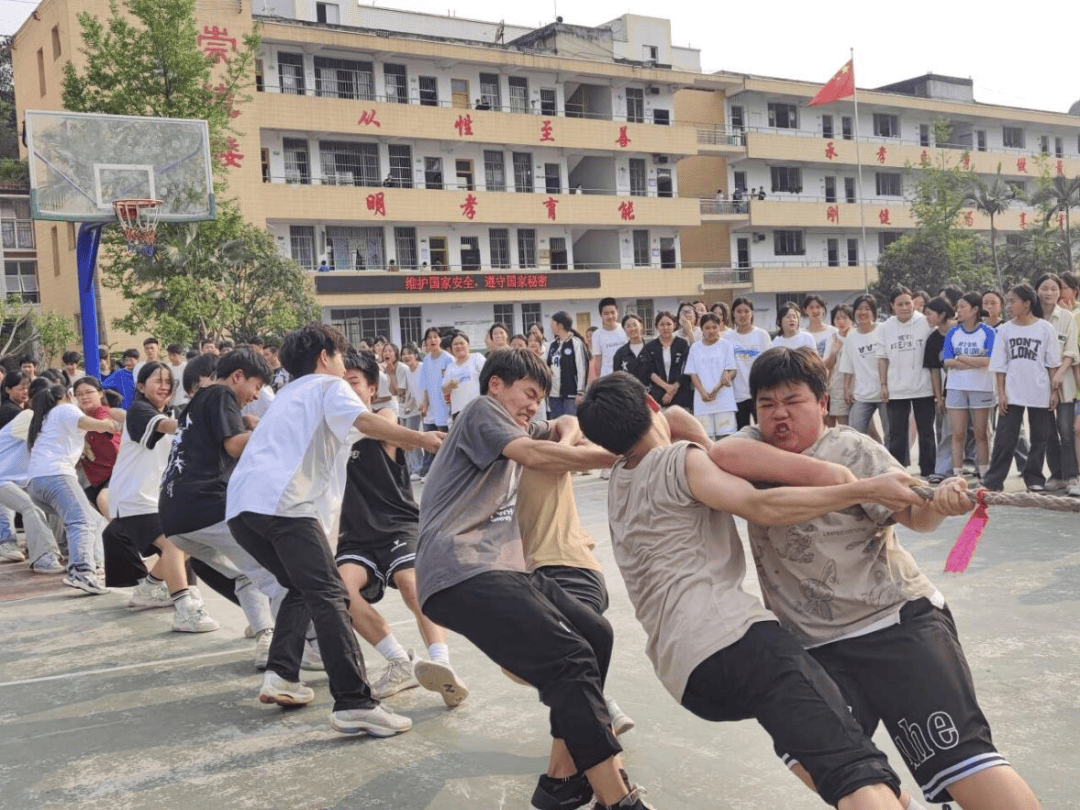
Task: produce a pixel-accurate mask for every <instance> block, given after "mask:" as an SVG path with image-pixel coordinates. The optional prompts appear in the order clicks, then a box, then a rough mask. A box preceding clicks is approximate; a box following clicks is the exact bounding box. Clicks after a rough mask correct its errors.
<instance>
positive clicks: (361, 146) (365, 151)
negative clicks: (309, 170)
mask: <svg viewBox="0 0 1080 810" xmlns="http://www.w3.org/2000/svg"><path fill="white" fill-rule="evenodd" d="M319 162H320V164H321V165H322V177H323V183H325V184H326V185H328V186H378V185H380V184H381V182H380V177H379V147H378V146H377V145H376V144H373V143H350V142H349V141H319Z"/></svg>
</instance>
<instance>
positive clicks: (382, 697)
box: [371, 678, 420, 700]
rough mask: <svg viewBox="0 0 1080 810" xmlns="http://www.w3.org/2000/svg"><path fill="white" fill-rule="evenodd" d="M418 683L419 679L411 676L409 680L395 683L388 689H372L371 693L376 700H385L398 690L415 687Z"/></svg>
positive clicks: (402, 690)
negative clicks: (377, 690)
mask: <svg viewBox="0 0 1080 810" xmlns="http://www.w3.org/2000/svg"><path fill="white" fill-rule="evenodd" d="M419 685H420V681H418V680H416V678H413V679H412V680H411V681H405V682H404V683H396V684H394V685H393V686H391V687H390V688H389V689H386V690H384V691H381V692H376V691H375V690H374V689H372V690H371V694H372V695H373V696H374V698H375V699H376V700H385V699H386V698H388V697H393V696H394V695H396V694H398V692H404V691H405V690H406V689H415V688H416V687H418V686H419Z"/></svg>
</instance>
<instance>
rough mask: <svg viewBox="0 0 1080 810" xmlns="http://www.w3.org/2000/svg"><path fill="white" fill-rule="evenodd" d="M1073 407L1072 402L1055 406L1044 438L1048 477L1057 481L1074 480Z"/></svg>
mask: <svg viewBox="0 0 1080 810" xmlns="http://www.w3.org/2000/svg"><path fill="white" fill-rule="evenodd" d="M1074 414H1075V407H1074V406H1073V403H1072V402H1062V403H1060V404H1059V405H1058V406H1057V412H1056V413H1055V414H1054V417H1053V420H1052V425H1051V430H1050V433H1049V435H1048V436H1047V437H1046V466H1047V467H1049V468H1050V477H1051V478H1056V479H1058V480H1059V481H1068V480H1069V479H1070V478H1076V445H1075V444H1073V419H1074V418H1075V416H1074Z"/></svg>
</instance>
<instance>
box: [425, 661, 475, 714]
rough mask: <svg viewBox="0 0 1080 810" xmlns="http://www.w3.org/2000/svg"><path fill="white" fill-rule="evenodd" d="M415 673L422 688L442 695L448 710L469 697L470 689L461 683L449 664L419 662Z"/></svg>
mask: <svg viewBox="0 0 1080 810" xmlns="http://www.w3.org/2000/svg"><path fill="white" fill-rule="evenodd" d="M413 672H414V673H415V675H416V680H418V681H419V682H420V685H421V686H422V687H424V688H425V689H428V690H430V691H432V692H438V693H439V694H440V695H442V699H443V703H445V704H446V708H448V709H452V708H454V707H455V706H457V705H458V704H459V703H461V701H463V700H465V698H467V697H468V696H469V688H468V687H467V686H465V684H464V683H462V682H461V680H460V679H459V678H458V676H457V674H456V673H455V672H454V668H453V667H452V666H450V665H449V664H442V663H439V662H438V661H417V662H416V665H415V666H414V667H413Z"/></svg>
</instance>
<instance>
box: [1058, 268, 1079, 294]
mask: <svg viewBox="0 0 1080 810" xmlns="http://www.w3.org/2000/svg"><path fill="white" fill-rule="evenodd" d="M1061 283H1062V284H1064V285H1065V286H1066V287H1068V288H1069V289H1070V290H1072V291H1073V292H1078V291H1080V278H1078V277H1077V275H1076V273H1074V272H1073V271H1072V270H1066V271H1065V272H1064V273H1062V274H1061Z"/></svg>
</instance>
